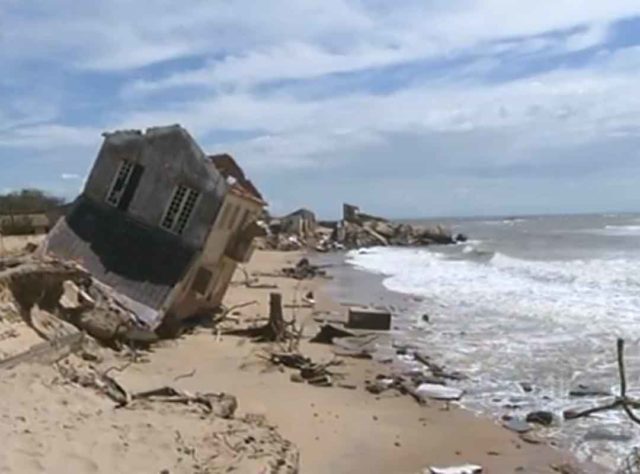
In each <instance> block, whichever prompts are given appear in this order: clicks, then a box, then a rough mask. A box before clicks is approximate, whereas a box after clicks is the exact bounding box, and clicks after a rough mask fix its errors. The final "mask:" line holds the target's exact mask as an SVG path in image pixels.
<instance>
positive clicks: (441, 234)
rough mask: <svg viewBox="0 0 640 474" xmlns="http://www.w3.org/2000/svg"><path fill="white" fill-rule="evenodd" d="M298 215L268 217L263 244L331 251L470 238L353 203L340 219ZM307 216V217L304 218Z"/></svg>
mask: <svg viewBox="0 0 640 474" xmlns="http://www.w3.org/2000/svg"><path fill="white" fill-rule="evenodd" d="M307 212H308V211H307ZM295 216H296V219H298V221H296V222H300V223H299V224H298V225H289V224H287V223H288V222H289V221H288V219H292V217H291V215H290V216H286V217H283V218H281V219H271V218H269V217H267V218H266V219H265V221H264V222H263V226H264V227H265V229H266V231H267V237H266V238H265V240H264V242H263V247H264V248H267V249H274V250H282V251H292V250H302V249H307V248H313V249H315V250H317V251H319V252H329V251H335V250H345V249H358V248H366V247H380V246H383V247H386V246H397V247H418V246H426V245H434V244H438V245H450V244H455V243H457V242H464V241H466V240H467V237H466V236H465V235H463V234H453V233H452V232H451V231H450V230H449V229H447V228H445V227H444V226H441V225H435V226H425V225H415V224H408V223H397V222H392V221H389V220H387V219H384V218H381V217H376V216H371V215H368V214H365V213H362V212H360V211H359V210H358V208H357V207H355V206H351V205H349V204H345V205H344V215H343V218H342V220H340V221H331V222H316V220H315V217H313V218H311V217H307V216H306V214H305V215H304V216H301V215H300V213H299V212H298V213H297V214H295ZM305 218H306V219H307V220H303V219H305Z"/></svg>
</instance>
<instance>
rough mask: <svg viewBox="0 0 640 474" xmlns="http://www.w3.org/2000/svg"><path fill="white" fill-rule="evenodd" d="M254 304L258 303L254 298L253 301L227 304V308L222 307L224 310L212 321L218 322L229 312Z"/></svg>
mask: <svg viewBox="0 0 640 474" xmlns="http://www.w3.org/2000/svg"><path fill="white" fill-rule="evenodd" d="M254 304H258V302H257V301H256V300H253V301H247V302H246V303H240V304H236V305H233V306H229V307H228V308H225V309H224V311H223V312H222V314H221V315H220V316H218V317H217V318H215V320H214V323H219V322H221V321H223V320H225V319H226V318H227V317H228V316H229V315H230V314H231V313H233V312H234V311H236V310H238V309H240V308H246V307H247V306H253V305H254Z"/></svg>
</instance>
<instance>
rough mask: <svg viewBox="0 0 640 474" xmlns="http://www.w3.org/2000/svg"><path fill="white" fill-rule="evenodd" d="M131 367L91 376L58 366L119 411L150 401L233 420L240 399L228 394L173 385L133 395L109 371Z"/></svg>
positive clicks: (62, 372) (111, 368)
mask: <svg viewBox="0 0 640 474" xmlns="http://www.w3.org/2000/svg"><path fill="white" fill-rule="evenodd" d="M130 365H131V362H129V363H127V364H125V365H124V366H122V367H116V366H114V367H110V368H108V369H107V370H105V371H103V372H95V371H91V372H90V373H88V374H81V373H79V372H78V371H77V369H76V368H74V367H69V366H60V367H58V370H59V371H60V374H61V375H62V376H63V377H64V378H66V379H67V380H69V381H71V382H73V383H78V384H80V385H82V386H84V387H93V388H94V389H96V390H98V391H99V392H100V393H102V394H104V395H105V396H107V397H109V398H110V399H111V400H113V401H114V402H115V403H116V407H117V408H124V407H127V408H133V407H134V405H135V404H136V403H137V402H141V401H143V400H146V401H149V402H162V403H180V404H184V405H196V406H198V407H200V408H201V409H203V411H204V412H205V413H207V414H213V415H215V416H218V417H221V418H231V417H233V414H234V413H235V411H236V409H237V407H238V402H237V400H236V398H235V397H234V396H232V395H227V394H225V393H196V394H191V393H189V392H186V391H183V390H178V389H176V388H174V387H170V386H164V387H159V388H154V389H152V390H145V391H142V392H137V393H130V392H129V391H128V390H127V389H126V388H125V387H123V386H122V385H121V384H120V383H118V381H117V380H116V379H114V378H113V377H111V376H110V375H109V372H111V371H113V370H116V371H118V372H122V371H123V370H125V369H126V368H127V367H129V366H130ZM194 373H195V371H194ZM190 375H192V374H188V375H187V376H190ZM178 378H180V377H176V379H178Z"/></svg>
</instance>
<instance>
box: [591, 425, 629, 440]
mask: <svg viewBox="0 0 640 474" xmlns="http://www.w3.org/2000/svg"><path fill="white" fill-rule="evenodd" d="M583 439H584V440H585V441H618V442H625V441H631V440H632V439H633V436H632V435H631V434H629V433H625V432H622V431H619V432H614V431H611V430H609V429H607V428H593V429H591V430H589V431H588V432H587V434H585V435H584V438H583Z"/></svg>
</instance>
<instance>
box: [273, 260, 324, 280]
mask: <svg viewBox="0 0 640 474" xmlns="http://www.w3.org/2000/svg"><path fill="white" fill-rule="evenodd" d="M282 274H283V275H285V276H287V277H290V278H295V279H296V280H311V279H313V278H316V277H326V276H327V272H326V271H324V270H322V269H321V267H319V266H317V265H312V264H311V263H310V262H309V259H308V258H306V257H304V258H301V259H300V261H299V262H298V263H296V265H295V266H294V267H285V268H283V269H282Z"/></svg>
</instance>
